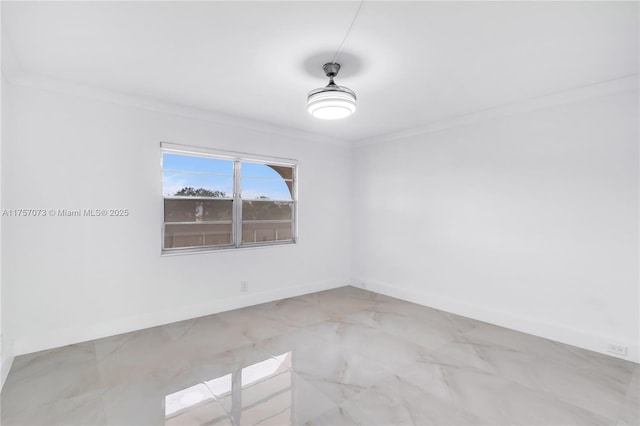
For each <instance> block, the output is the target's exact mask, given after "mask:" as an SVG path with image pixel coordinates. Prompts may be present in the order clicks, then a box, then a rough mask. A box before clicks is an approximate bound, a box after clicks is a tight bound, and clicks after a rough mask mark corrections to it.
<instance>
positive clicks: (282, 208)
mask: <svg viewBox="0 0 640 426" xmlns="http://www.w3.org/2000/svg"><path fill="white" fill-rule="evenodd" d="M162 194H163V198H164V223H163V243H162V244H163V246H162V250H163V252H165V253H169V252H184V251H199V250H211V249H225V248H238V247H248V246H261V245H273V244H285V243H294V242H295V240H296V224H295V218H296V196H295V195H296V163H295V161H293V160H284V159H276V158H273V159H272V158H268V159H267V158H265V157H252V156H246V155H245V154H234V153H224V154H221V153H216V152H213V151H211V152H209V151H206V150H200V149H198V150H195V149H193V150H191V149H185V148H184V147H182V148H181V147H180V146H175V145H169V144H164V143H163V144H162Z"/></svg>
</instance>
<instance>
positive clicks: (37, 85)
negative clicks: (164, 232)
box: [2, 34, 351, 147]
mask: <svg viewBox="0 0 640 426" xmlns="http://www.w3.org/2000/svg"><path fill="white" fill-rule="evenodd" d="M2 75H3V77H4V78H5V80H6V81H7V82H8V83H10V84H12V85H15V86H22V87H28V88H33V89H40V90H46V91H50V92H56V93H60V94H63V95H69V96H75V97H80V98H85V99H93V100H98V101H103V102H109V103H115V104H120V105H125V106H129V107H134V108H140V109H145V110H149V111H154V112H160V113H165V114H171V115H176V116H180V117H185V118H192V119H197V120H203V121H208V122H211V123H215V124H219V125H223V126H228V127H236V128H242V129H245V130H252V131H256V132H261V133H267V134H270V135H277V136H283V137H287V138H292V139H297V140H301V141H305V142H315V143H325V144H331V145H337V146H343V147H350V146H351V142H350V141H347V140H344V139H338V138H332V137H328V136H323V135H320V134H316V133H311V132H305V131H303V130H298V129H294V128H287V127H283V126H278V125H275V124H271V123H266V122H261V121H258V120H251V119H247V118H242V117H237V116H232V115H228V114H223V113H219V112H216V111H211V110H206V109H202V108H196V107H190V106H187V105H181V104H177V103H172V102H167V101H162V100H157V99H152V98H146V97H142V96H136V95H129V94H125V93H120V92H116V91H112V90H107V89H101V88H97V87H90V86H86V85H82V84H77V83H72V82H69V81H63V80H58V79H54V78H50V77H45V76H42V75H38V74H33V73H29V72H26V71H24V69H23V68H22V67H21V66H20V62H19V60H18V58H17V56H16V54H15V51H14V50H13V48H12V46H11V43H10V41H9V40H8V38H7V37H6V34H3V37H2Z"/></svg>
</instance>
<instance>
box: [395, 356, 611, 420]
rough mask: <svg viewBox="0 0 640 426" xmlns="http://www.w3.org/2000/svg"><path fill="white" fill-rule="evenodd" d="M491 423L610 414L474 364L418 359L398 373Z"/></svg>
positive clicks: (586, 418) (570, 418) (593, 416)
mask: <svg viewBox="0 0 640 426" xmlns="http://www.w3.org/2000/svg"><path fill="white" fill-rule="evenodd" d="M399 377H400V379H402V380H406V381H409V382H411V383H414V384H415V385H417V386H419V387H421V388H422V389H424V390H425V391H426V392H428V393H429V394H431V395H433V396H434V397H437V398H439V399H440V400H442V401H444V402H446V403H448V404H449V405H453V406H455V407H457V408H458V409H459V410H462V411H465V412H468V413H471V414H473V415H475V416H477V417H478V418H480V419H482V420H483V422H484V423H485V424H492V425H603V424H607V425H608V424H615V419H614V418H608V417H605V416H602V415H599V414H597V413H594V412H591V411H589V410H586V409H584V408H581V407H578V406H575V405H572V404H569V403H567V402H564V401H562V400H560V399H558V398H556V397H555V396H554V395H551V394H549V393H546V392H543V391H537V390H533V389H530V388H528V387H526V386H524V385H521V384H519V383H516V382H514V381H511V380H508V379H505V378H503V377H500V376H497V375H494V374H490V373H487V372H484V371H480V370H477V369H475V368H468V367H465V366H453V365H450V364H449V365H444V364H437V363H418V364H416V365H415V366H414V367H412V368H409V369H407V370H406V371H405V372H404V373H402V374H400V375H399Z"/></svg>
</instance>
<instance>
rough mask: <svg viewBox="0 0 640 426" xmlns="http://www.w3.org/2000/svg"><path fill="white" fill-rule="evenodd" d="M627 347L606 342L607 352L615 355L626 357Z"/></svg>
mask: <svg viewBox="0 0 640 426" xmlns="http://www.w3.org/2000/svg"><path fill="white" fill-rule="evenodd" d="M628 350H629V348H628V347H627V346H623V345H619V344H617V343H607V352H609V353H610V354H613V355H617V356H623V357H626V356H627V353H628Z"/></svg>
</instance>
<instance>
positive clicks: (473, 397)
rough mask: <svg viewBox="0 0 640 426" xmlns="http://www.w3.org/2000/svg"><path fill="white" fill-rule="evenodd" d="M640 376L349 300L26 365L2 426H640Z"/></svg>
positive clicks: (309, 303)
mask: <svg viewBox="0 0 640 426" xmlns="http://www.w3.org/2000/svg"><path fill="white" fill-rule="evenodd" d="M639 369H640V367H639V366H638V364H634V363H631V362H627V361H623V360H620V359H616V358H612V357H609V356H606V355H602V354H597V353H593V352H590V351H586V350H582V349H579V348H575V347H571V346H568V345H564V344H561V343H557V342H552V341H550V340H547V339H541V338H538V337H535V336H531V335H527V334H524V333H519V332H517V331H513V330H508V329H505V328H502V327H498V326H494V325H490V324H486V323H482V322H479V321H474V320H471V319H468V318H463V317H459V316H456V315H453V314H450V313H446V312H442V311H439V310H436V309H431V308H427V307H424V306H420V305H416V304H414V303H410V302H406V301H402V300H398V299H393V298H391V297H388V296H384V295H379V294H376V293H372V292H369V291H365V290H362V289H357V288H354V287H344V288H339V289H333V290H328V291H323V292H319V293H314V294H308V295H304V296H300V297H295V298H289V299H284V300H281V301H276V302H271V303H265V304H262V305H257V306H253V307H249V308H244V309H238V310H235V311H230V312H224V313H220V314H216V315H210V316H206V317H201V318H195V319H192V320H188V321H181V322H178V323H173V324H168V325H165V326H160V327H154V328H150V329H147V330H140V331H135V332H131V333H126V334H122V335H118V336H112V337H108V338H104V339H98V340H95V341H92V342H86V343H81V344H77V345H71V346H67V347H64V348H57V349H52V350H49V351H43V352H39V353H35V354H29V355H23V356H20V357H17V358H16V359H15V361H14V365H13V367H12V369H11V372H10V374H9V376H8V378H7V381H6V384H5V386H4V388H3V390H2V392H1V393H0V403H1V405H2V407H1V410H0V416H1V418H0V420H1V423H2V424H3V425H5V424H6V425H36V424H37V425H114V426H116V425H117V426H129V425H131V426H142V425H162V424H164V425H165V426H168V425H170V426H177V425H234V426H237V425H253V424H261V425H267V424H271V425H299V424H314V425H354V424H358V425H392V424H399V425H400V424H416V425H429V424H442V425H446V424H457V425H474V424H483V425H487V426H495V425H505V426H506V425H520V424H523V425H525V424H526V425H558V426H559V425H572V426H573V425H592V424H602V425H625V426H629V425H634V426H638V424H640V419H639V417H640V408H639V399H640V383H639V377H638V376H639V374H640V373H639Z"/></svg>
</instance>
